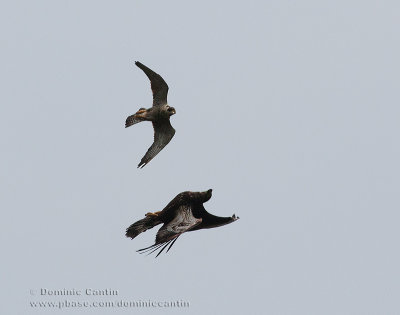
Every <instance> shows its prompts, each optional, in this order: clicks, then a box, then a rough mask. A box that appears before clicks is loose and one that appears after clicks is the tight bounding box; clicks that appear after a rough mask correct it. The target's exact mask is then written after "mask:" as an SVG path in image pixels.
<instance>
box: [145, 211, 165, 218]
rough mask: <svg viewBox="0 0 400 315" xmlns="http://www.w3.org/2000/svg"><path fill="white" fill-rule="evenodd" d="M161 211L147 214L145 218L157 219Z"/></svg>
mask: <svg viewBox="0 0 400 315" xmlns="http://www.w3.org/2000/svg"><path fill="white" fill-rule="evenodd" d="M160 212H161V211H157V212H147V213H146V214H145V216H146V217H157V216H158V215H159V214H160Z"/></svg>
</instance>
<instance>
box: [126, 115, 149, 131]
mask: <svg viewBox="0 0 400 315" xmlns="http://www.w3.org/2000/svg"><path fill="white" fill-rule="evenodd" d="M144 120H145V119H144V118H142V117H140V116H138V115H136V114H134V115H131V116H129V117H128V118H127V119H126V121H125V128H128V127H130V126H132V125H134V124H137V123H140V122H141V121H144Z"/></svg>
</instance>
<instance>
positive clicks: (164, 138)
mask: <svg viewBox="0 0 400 315" xmlns="http://www.w3.org/2000/svg"><path fill="white" fill-rule="evenodd" d="M135 64H136V65H137V66H138V67H139V68H140V69H142V70H143V72H144V73H145V74H146V75H147V77H148V78H149V79H150V83H151V90H152V92H153V106H152V107H151V108H149V109H145V108H140V109H139V110H138V111H137V112H136V114H134V115H131V116H129V117H128V118H127V119H126V121H125V128H127V127H130V126H132V125H134V124H137V123H139V122H142V121H151V122H152V123H153V129H154V142H153V144H152V145H151V147H150V148H149V149H148V150H147V152H146V154H145V156H144V157H143V158H142V160H141V161H140V163H139V165H138V167H140V168H142V167H144V166H145V165H146V164H147V163H149V162H150V161H151V160H152V159H153V158H154V157H155V156H156V155H157V154H158V153H159V152H160V151H161V150H162V149H163V148H164V147H165V146H166V145H167V144H168V143H169V142H170V141H171V139H172V138H173V136H174V135H175V129H174V128H173V127H172V125H171V123H170V117H171V116H172V115H174V114H175V113H176V111H175V108H173V107H171V106H169V105H168V103H167V94H168V85H167V83H165V81H164V79H163V78H162V77H161V76H160V75H159V74H157V73H155V72H154V71H153V70H151V69H150V68H148V67H146V66H145V65H144V64H142V63H140V62H139V61H136V62H135Z"/></svg>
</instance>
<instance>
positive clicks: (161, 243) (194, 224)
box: [125, 189, 239, 257]
mask: <svg viewBox="0 0 400 315" xmlns="http://www.w3.org/2000/svg"><path fill="white" fill-rule="evenodd" d="M211 195H212V189H209V190H207V191H204V192H191V191H185V192H182V193H180V194H178V195H177V196H176V197H175V198H174V199H173V200H172V201H171V202H170V203H169V204H168V205H167V206H166V207H165V208H164V209H163V210H162V211H159V212H155V213H150V212H149V213H147V214H146V216H145V218H144V219H141V220H139V221H137V222H135V223H133V224H132V225H131V226H129V227H128V228H127V229H126V234H125V235H126V237H130V238H132V239H134V238H135V237H136V236H138V235H139V234H140V233H142V232H145V231H146V230H148V229H151V228H153V227H154V226H156V225H158V224H161V223H163V226H162V227H161V228H160V229H159V230H158V232H157V236H156V241H155V243H154V244H153V245H151V246H149V247H146V248H143V249H139V250H138V252H139V253H149V254H151V253H153V252H155V251H156V250H158V249H160V251H159V252H158V254H157V256H158V255H160V254H161V253H162V252H163V250H164V249H165V248H166V247H167V246H168V245H169V247H168V249H167V252H168V251H169V250H170V249H171V247H172V245H173V244H174V243H175V241H176V240H177V239H178V237H179V236H180V235H181V234H183V233H185V232H189V231H196V230H201V229H209V228H214V227H218V226H222V225H225V224H229V223H232V222H234V221H236V220H238V219H239V217H237V216H236V215H235V214H233V215H232V216H231V217H217V216H215V215H212V214H210V213H208V212H207V211H206V209H204V206H203V203H205V202H207V201H208V200H210V198H211ZM157 256H156V257H157Z"/></svg>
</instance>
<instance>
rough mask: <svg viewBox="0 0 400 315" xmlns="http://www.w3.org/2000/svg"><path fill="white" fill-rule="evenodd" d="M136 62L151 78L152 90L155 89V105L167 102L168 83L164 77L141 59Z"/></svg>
mask: <svg viewBox="0 0 400 315" xmlns="http://www.w3.org/2000/svg"><path fill="white" fill-rule="evenodd" d="M135 64H136V65H137V66H138V67H139V68H140V69H142V70H143V72H144V73H145V74H146V75H147V77H148V78H149V79H150V83H151V90H152V91H153V106H158V105H164V104H167V94H168V85H167V83H165V81H164V79H163V78H162V77H161V76H160V75H159V74H157V73H155V72H154V71H153V70H151V69H150V68H147V67H146V66H145V65H144V64H142V63H140V62H139V61H135Z"/></svg>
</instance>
